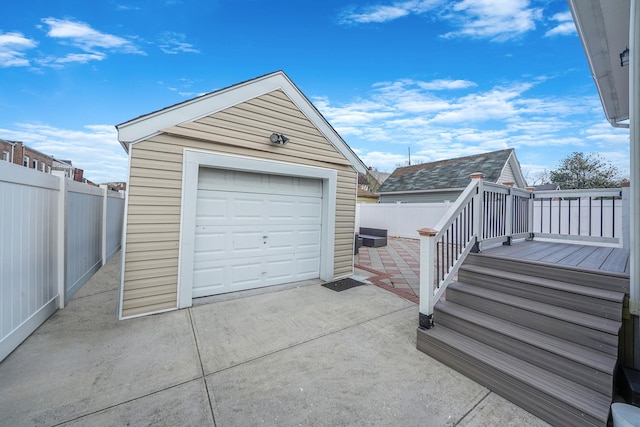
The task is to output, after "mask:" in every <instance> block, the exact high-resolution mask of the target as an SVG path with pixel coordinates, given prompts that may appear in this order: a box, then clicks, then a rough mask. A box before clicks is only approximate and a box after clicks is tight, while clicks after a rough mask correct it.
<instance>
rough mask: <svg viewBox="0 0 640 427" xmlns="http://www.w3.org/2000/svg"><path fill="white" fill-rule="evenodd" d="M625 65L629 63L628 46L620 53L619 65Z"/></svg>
mask: <svg viewBox="0 0 640 427" xmlns="http://www.w3.org/2000/svg"><path fill="white" fill-rule="evenodd" d="M625 65H629V48H626V49H625V50H623V51H622V53H620V66H621V67H624V66H625Z"/></svg>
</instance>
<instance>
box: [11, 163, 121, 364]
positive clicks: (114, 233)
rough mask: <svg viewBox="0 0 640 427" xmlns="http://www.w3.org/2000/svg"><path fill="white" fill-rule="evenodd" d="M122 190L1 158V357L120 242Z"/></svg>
mask: <svg viewBox="0 0 640 427" xmlns="http://www.w3.org/2000/svg"><path fill="white" fill-rule="evenodd" d="M123 218H124V195H122V194H120V193H116V192H111V191H108V190H106V189H102V188H97V187H92V186H89V185H87V184H83V183H78V182H75V181H70V180H68V179H66V178H64V177H57V176H53V175H49V174H45V173H42V172H38V171H35V170H33V169H27V168H25V167H21V166H18V165H13V164H10V163H8V162H0V361H1V360H3V359H4V358H5V357H6V356H7V355H8V354H9V353H11V352H12V351H13V350H14V349H15V348H16V347H17V346H18V345H19V344H20V343H21V342H22V341H24V339H26V338H27V337H28V336H29V335H30V334H31V333H32V332H33V331H34V330H35V329H36V328H37V327H38V326H40V325H41V324H42V323H43V322H44V321H45V320H46V319H47V318H48V317H49V316H50V315H51V314H53V313H54V312H55V311H56V310H57V309H58V308H63V307H64V305H65V304H66V303H67V302H68V301H69V299H71V297H72V296H73V294H74V293H75V292H77V291H78V289H80V287H82V285H83V284H84V283H85V282H86V281H87V280H88V279H89V278H90V277H91V276H92V275H93V273H95V272H96V271H97V270H98V269H99V268H100V267H101V266H102V265H103V264H104V263H106V262H107V261H108V260H109V259H110V258H111V257H112V256H113V255H114V254H116V253H117V252H118V250H119V248H120V244H121V239H122V223H123Z"/></svg>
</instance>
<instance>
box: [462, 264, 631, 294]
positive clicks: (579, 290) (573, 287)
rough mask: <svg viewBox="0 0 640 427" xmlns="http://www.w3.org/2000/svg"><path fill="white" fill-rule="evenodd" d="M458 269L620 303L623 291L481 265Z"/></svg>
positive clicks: (465, 266) (464, 265)
mask: <svg viewBox="0 0 640 427" xmlns="http://www.w3.org/2000/svg"><path fill="white" fill-rule="evenodd" d="M460 271H472V272H476V273H480V274H486V275H491V276H497V277H500V278H504V279H510V280H514V281H517V282H523V283H530V284H533V285H536V286H544V287H546V288H551V289H556V290H560V291H564V292H571V293H576V294H580V295H585V296H589V297H593V298H598V299H603V300H607V301H614V302H620V303H622V301H623V299H624V296H625V294H624V292H617V291H611V290H606V289H599V288H594V287H592V286H582V285H577V284H574V283H569V282H564V281H560V280H553V279H547V278H543V277H534V276H531V275H528V274H522V273H514V272H510V271H506V270H500V269H496V268H489V267H482V266H479V265H472V264H463V265H462V266H461V267H460Z"/></svg>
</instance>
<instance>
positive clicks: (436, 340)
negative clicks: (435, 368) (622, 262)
mask: <svg viewBox="0 0 640 427" xmlns="http://www.w3.org/2000/svg"><path fill="white" fill-rule="evenodd" d="M628 286H629V279H628V277H625V276H623V275H618V274H615V273H600V272H597V271H585V270H582V269H576V268H574V267H563V266H558V265H553V264H545V263H536V262H528V261H522V260H511V259H509V258H505V257H498V256H488V255H484V254H470V255H469V256H468V257H467V259H466V260H465V262H464V264H463V265H462V266H461V267H460V270H459V272H458V281H457V282H453V283H451V284H450V285H449V287H448V288H447V291H446V300H441V301H439V302H438V303H437V304H436V306H435V309H434V322H435V326H434V327H433V328H431V329H421V328H419V329H418V349H419V350H421V351H423V352H424V353H426V354H428V355H430V356H432V357H434V358H435V359H437V360H439V361H441V362H442V363H444V364H446V365H448V366H450V367H452V368H454V369H456V370H458V371H459V372H461V373H463V374H465V375H466V376H468V377H469V378H471V379H473V380H475V381H477V382H479V383H480V384H483V385H484V386H486V387H487V388H489V389H491V390H492V391H494V392H496V393H497V394H500V395H502V396H504V397H505V398H507V399H509V400H511V401H513V402H514V403H516V404H517V405H519V406H521V407H522V408H524V409H526V410H528V411H529V412H531V413H533V414H535V415H536V416H538V417H540V418H542V419H544V420H545V421H547V422H549V423H551V424H553V425H557V426H591V425H594V426H606V425H607V422H608V418H609V408H610V404H611V402H612V399H613V388H614V387H613V381H614V372H615V370H616V365H617V360H618V334H619V332H620V328H621V325H622V313H623V302H624V298H625V294H626V293H628Z"/></svg>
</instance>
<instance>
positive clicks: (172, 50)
mask: <svg viewBox="0 0 640 427" xmlns="http://www.w3.org/2000/svg"><path fill="white" fill-rule="evenodd" d="M186 39H187V37H186V36H185V35H184V34H180V33H172V32H166V33H164V34H162V36H161V37H160V40H159V44H158V46H159V47H160V49H161V50H162V51H163V52H164V53H168V54H170V55H176V54H178V53H200V51H199V50H198V49H196V48H195V47H194V46H193V45H192V44H191V43H187V42H186V41H185V40H186Z"/></svg>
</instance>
